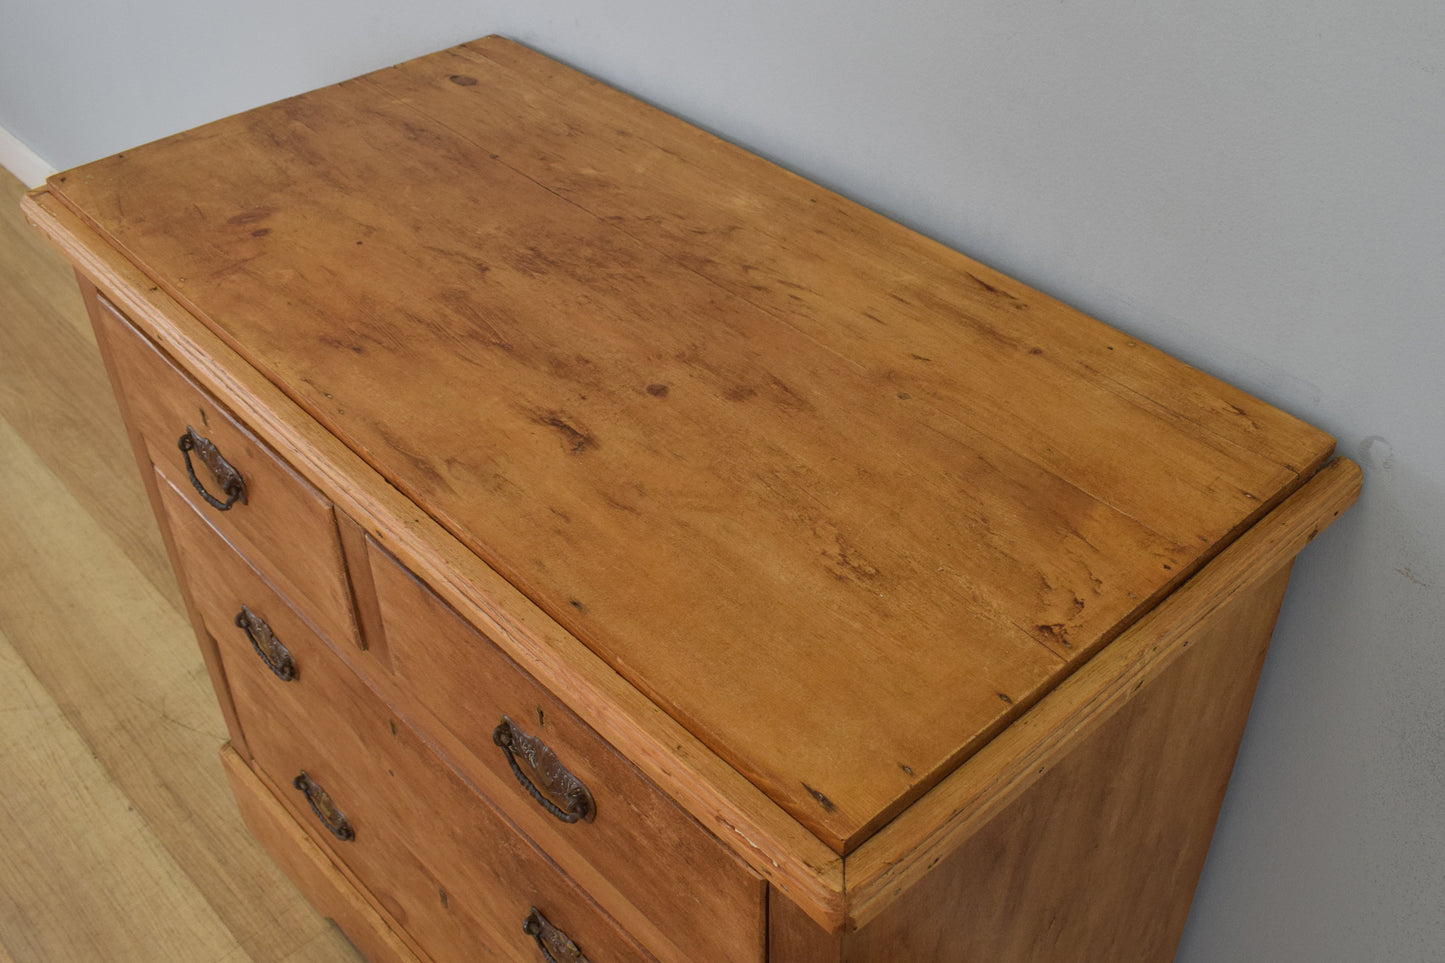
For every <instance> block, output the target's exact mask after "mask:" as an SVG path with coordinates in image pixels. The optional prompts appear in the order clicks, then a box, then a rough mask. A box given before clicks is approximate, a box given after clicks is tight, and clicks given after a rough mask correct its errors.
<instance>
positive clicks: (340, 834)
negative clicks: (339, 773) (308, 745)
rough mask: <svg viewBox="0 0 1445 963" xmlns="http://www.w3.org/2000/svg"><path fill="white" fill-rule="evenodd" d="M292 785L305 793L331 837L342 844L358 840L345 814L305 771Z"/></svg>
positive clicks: (313, 810) (302, 771)
mask: <svg viewBox="0 0 1445 963" xmlns="http://www.w3.org/2000/svg"><path fill="white" fill-rule="evenodd" d="M291 785H293V786H295V787H296V788H297V789H299V790H301V791H302V792H303V793H305V795H306V801H307V802H308V803H310V804H311V811H312V812H314V813H315V814H316V818H317V819H319V820H321V824H322V825H323V826H325V827H326V828H327V829H328V830H330V831H331V835H333V836H335V837H336V838H337V839H339V840H341V841H342V842H350V841H351V840H353V839H355V838H356V832H355V831H354V830H353V829H352V828H351V823H350V822H348V821H347V819H346V816H345V814H344V813H342V811H341V810H339V809H337V808H336V804H335V803H334V802H332V801H331V797H330V796H328V795H327V794H326V790H325V789H322V788H321V787H320V786H318V785H317V784H316V783H314V782H312V781H311V777H310V776H308V775H307V774H306V770H305V769H303V770H301V774H300V775H299V776H297V777H296V778H295V779H293V780H292V781H291Z"/></svg>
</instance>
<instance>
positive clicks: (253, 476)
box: [96, 298, 357, 644]
mask: <svg viewBox="0 0 1445 963" xmlns="http://www.w3.org/2000/svg"><path fill="white" fill-rule="evenodd" d="M98 303H99V307H100V310H99V311H98V312H97V313H96V317H97V323H96V328H97V331H98V332H99V333H100V335H101V336H102V337H103V338H104V339H105V341H106V344H107V347H108V348H109V350H110V353H111V356H112V358H113V360H114V362H115V364H116V367H117V369H118V370H119V372H120V374H121V381H122V391H123V393H124V395H125V401H126V407H127V408H128V410H129V412H130V416H131V419H132V421H133V422H134V428H135V429H136V430H137V431H138V432H139V433H140V435H141V438H142V439H143V441H144V444H145V446H146V450H147V453H148V455H149V457H150V460H151V462H152V463H153V464H154V465H155V466H156V468H157V469H158V470H159V471H160V472H161V474H163V475H164V476H165V477H166V478H168V479H169V480H170V481H171V482H172V483H173V484H174V485H175V486H176V488H177V489H178V490H179V491H180V492H182V493H183V495H184V497H185V498H186V499H187V500H188V501H189V502H190V503H191V504H192V505H194V506H195V507H196V509H197V510H198V511H200V512H202V513H203V514H205V515H206V516H207V518H208V519H209V520H210V522H211V523H212V524H213V525H215V526H216V528H217V529H218V530H220V531H222V532H224V533H225V535H226V537H227V538H228V539H230V540H231V541H232V542H234V543H235V544H237V545H239V546H241V547H242V548H243V549H244V550H245V552H246V554H247V555H248V556H249V557H250V558H252V559H255V560H256V561H257V562H258V563H259V564H262V566H263V567H264V568H266V570H267V573H268V575H270V577H272V578H273V579H275V580H276V582H277V583H278V584H280V585H282V586H283V587H284V588H285V589H286V594H287V595H288V596H289V597H290V598H292V599H293V600H295V601H296V602H297V604H299V605H301V606H302V608H303V609H304V611H305V612H306V615H307V617H308V618H310V619H312V621H314V622H315V623H316V625H317V627H318V628H320V629H321V630H322V631H323V632H325V633H326V634H327V635H329V636H330V637H331V638H333V639H334V640H337V641H342V640H346V641H348V642H352V643H353V644H354V642H355V640H356V638H357V634H356V620H355V616H354V614H353V608H352V604H351V590H350V587H349V584H348V581H347V578H346V565H345V562H344V560H343V555H342V550H341V541H340V537H339V535H338V533H337V529H336V518H335V515H334V513H333V510H332V507H331V503H330V502H329V501H328V500H327V499H326V498H325V497H323V496H322V495H321V493H320V492H318V491H317V490H316V489H315V488H313V487H312V486H311V485H310V483H308V482H307V481H306V480H305V479H304V478H302V477H301V476H299V475H297V474H296V473H295V472H294V471H293V470H292V469H291V468H290V467H289V466H287V465H286V464H285V463H284V462H283V461H282V460H281V459H280V458H279V457H278V456H277V455H275V454H274V453H272V452H271V451H270V450H269V449H268V448H267V447H266V446H265V445H264V444H263V443H262V442H261V441H260V440H259V439H257V438H256V436H255V435H253V434H251V432H250V431H248V430H247V429H246V428H245V427H243V426H242V425H241V424H240V423H239V422H237V421H236V420H235V419H234V418H233V417H232V416H231V415H230V414H229V413H227V412H226V411H225V409H223V408H222V407H221V406H220V405H219V404H218V403H217V402H216V400H215V399H214V398H212V397H211V396H210V395H209V394H208V393H207V392H206V391H205V390H204V389H202V388H201V387H200V386H199V385H197V384H195V382H193V381H191V379H190V378H189V377H187V376H186V375H185V374H183V373H182V372H181V371H180V369H178V368H176V367H175V366H174V365H173V364H172V363H171V362H170V361H169V360H168V359H166V358H165V356H164V355H162V354H161V353H160V352H159V351H158V350H157V349H156V348H155V347H154V346H153V345H152V344H151V343H150V341H149V340H148V339H146V338H145V337H144V336H143V335H142V334H140V332H138V331H137V330H136V329H135V328H134V327H132V326H131V324H130V322H129V321H127V320H126V319H125V318H124V317H123V316H122V315H121V314H120V313H119V312H118V311H117V310H116V309H115V307H114V306H112V305H111V304H110V303H109V302H107V301H106V300H105V299H104V298H99V299H98ZM183 446H184V447H183ZM193 479H194V481H193ZM235 479H239V482H236V481H235Z"/></svg>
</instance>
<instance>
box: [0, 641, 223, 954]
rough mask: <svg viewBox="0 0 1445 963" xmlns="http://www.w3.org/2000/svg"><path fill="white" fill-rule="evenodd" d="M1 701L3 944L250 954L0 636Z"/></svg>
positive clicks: (33, 950)
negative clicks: (2, 712)
mask: <svg viewBox="0 0 1445 963" xmlns="http://www.w3.org/2000/svg"><path fill="white" fill-rule="evenodd" d="M0 705H3V706H4V707H5V713H4V719H5V725H4V727H3V729H0V733H3V735H0V771H3V772H4V773H5V784H4V790H3V794H0V839H3V840H4V845H3V847H0V894H3V898H0V939H3V940H4V942H5V943H7V944H8V947H9V949H10V950H11V951H12V952H13V953H14V954H15V955H16V956H17V957H18V958H19V959H20V960H37V961H38V960H85V959H92V960H98V959H105V960H116V961H122V960H132V961H137V963H140V961H145V960H156V959H174V960H181V959H198V958H199V959H215V960H220V959H227V960H235V961H237V963H239V961H241V960H248V959H250V957H248V956H246V955H245V953H244V952H243V951H242V950H241V948H240V946H239V945H238V944H237V943H236V940H235V937H234V935H233V934H232V933H231V932H230V931H229V930H228V929H227V928H226V926H225V924H224V923H223V922H222V921H221V920H220V919H219V918H218V917H217V916H216V914H215V911H214V910H213V909H212V908H211V906H210V905H209V904H208V903H207V902H206V900H205V898H204V897H203V896H202V895H201V893H200V892H199V891H198V890H197V889H196V888H195V886H194V885H192V883H191V881H190V880H189V879H187V878H186V875H185V873H184V872H183V871H182V870H181V869H180V867H179V866H178V865H177V864H176V863H175V861H174V860H173V859H172V858H171V856H170V854H169V853H167V852H166V849H165V847H164V845H162V843H161V841H160V840H159V839H157V838H156V836H155V834H154V833H153V832H152V831H151V829H150V827H149V826H147V825H146V822H145V820H144V819H143V818H142V817H140V816H139V815H137V814H136V812H135V811H134V810H133V809H132V808H131V806H130V804H129V801H128V800H127V799H126V797H125V795H124V794H123V793H122V792H121V791H120V790H119V789H118V788H117V787H116V785H115V783H114V782H112V781H111V779H110V778H109V776H108V774H107V773H106V772H105V770H104V768H103V767H102V766H101V764H100V763H99V761H98V760H97V759H95V757H94V756H92V755H91V751H90V747H89V746H88V745H87V744H86V742H85V740H84V739H82V738H81V736H80V734H79V733H77V732H76V731H75V730H74V729H73V728H72V727H71V726H70V724H69V723H68V722H67V721H66V719H65V716H64V714H63V713H62V712H61V710H60V707H59V706H58V705H56V704H55V702H54V700H53V699H51V698H50V695H49V693H47V692H46V691H45V690H44V689H43V688H42V687H41V686H40V684H39V683H38V682H37V681H36V679H35V677H34V676H33V675H31V674H30V673H29V672H28V671H26V666H25V663H24V662H23V661H22V660H21V658H20V656H19V655H18V654H17V653H16V652H15V650H14V649H13V648H12V647H11V646H10V644H9V642H8V641H6V640H5V637H4V636H3V635H0ZM190 954H194V955H190Z"/></svg>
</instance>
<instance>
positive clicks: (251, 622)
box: [236, 605, 296, 682]
mask: <svg viewBox="0 0 1445 963" xmlns="http://www.w3.org/2000/svg"><path fill="white" fill-rule="evenodd" d="M236 627H237V628H239V629H241V630H242V631H243V632H245V633H246V638H248V639H250V640H251V648H253V649H255V650H256V654H257V655H259V656H260V657H261V661H262V662H264V663H266V667H267V668H268V669H270V670H271V671H272V672H274V673H276V678H278V679H280V680H281V681H282V682H290V681H291V680H292V679H294V678H296V660H295V659H293V658H292V657H291V652H290V650H289V649H287V648H286V646H284V645H282V644H281V640H280V639H278V638H276V633H274V632H272V631H271V626H269V625H267V624H266V620H265V619H263V618H261V616H259V615H257V614H256V613H255V612H252V611H251V609H250V607H249V606H246V605H243V606H241V611H240V612H238V613H236Z"/></svg>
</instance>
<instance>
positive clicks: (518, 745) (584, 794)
mask: <svg viewBox="0 0 1445 963" xmlns="http://www.w3.org/2000/svg"><path fill="white" fill-rule="evenodd" d="M492 741H493V742H495V743H496V744H497V745H499V746H501V747H502V752H503V753H505V754H506V756H507V763H508V764H509V765H511V767H512V774H513V775H514V776H516V777H517V781H518V782H519V783H521V784H522V788H524V789H526V790H527V792H529V793H531V795H532V798H533V799H535V800H537V802H539V803H541V804H542V807H543V808H544V809H546V810H547V812H549V813H551V814H552V815H553V816H556V817H557V818H558V819H560V820H562V821H563V822H564V823H575V822H577V821H579V820H582V821H585V822H591V821H592V818H593V816H594V815H596V812H597V806H596V804H595V803H594V802H593V801H592V793H590V792H588V791H587V787H586V786H584V785H582V782H581V780H579V779H578V778H577V777H576V776H574V775H572V774H571V773H570V772H568V771H567V769H566V768H565V767H564V766H563V765H562V764H561V763H560V762H558V761H557V754H556V753H554V752H553V751H552V750H551V749H549V748H548V747H547V745H546V744H545V743H544V742H542V740H541V739H538V738H536V737H535V736H529V735H527V734H526V733H525V732H523V731H522V730H521V729H519V728H517V724H516V723H515V722H513V721H512V720H511V719H509V718H507V717H506V716H502V723H501V725H499V726H497V728H496V729H495V730H494V731H493V732H492ZM519 759H520V760H521V763H525V764H526V767H527V769H526V771H525V772H523V770H522V765H521V763H519V762H518V760H519Z"/></svg>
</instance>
